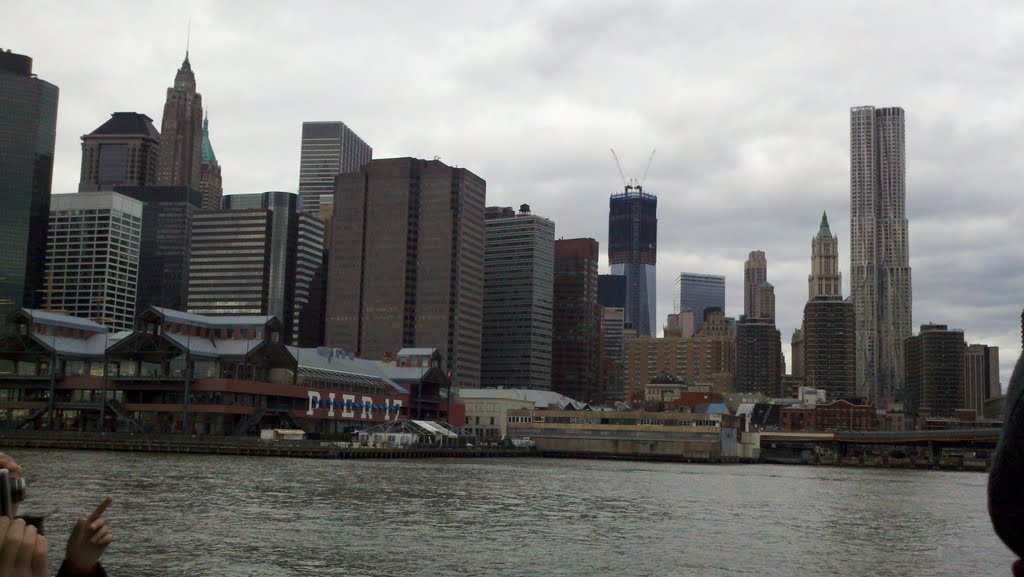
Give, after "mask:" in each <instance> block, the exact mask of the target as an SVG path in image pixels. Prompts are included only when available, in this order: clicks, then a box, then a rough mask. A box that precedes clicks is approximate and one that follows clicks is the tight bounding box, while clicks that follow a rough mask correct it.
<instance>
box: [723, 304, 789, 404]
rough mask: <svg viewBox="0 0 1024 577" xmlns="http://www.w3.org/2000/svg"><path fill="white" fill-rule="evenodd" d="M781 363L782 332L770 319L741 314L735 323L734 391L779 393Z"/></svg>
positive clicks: (771, 395) (768, 394)
mask: <svg viewBox="0 0 1024 577" xmlns="http://www.w3.org/2000/svg"><path fill="white" fill-rule="evenodd" d="M783 363H784V361H783V358H782V333H780V332H779V329H777V328H775V322H774V321H771V320H769V319H748V318H742V319H740V321H739V322H738V323H736V382H735V385H734V389H735V391H736V392H738V393H761V394H762V395H767V396H769V397H781V396H782V395H783V391H782V375H783V373H785V372H786V371H785V369H784V367H783Z"/></svg>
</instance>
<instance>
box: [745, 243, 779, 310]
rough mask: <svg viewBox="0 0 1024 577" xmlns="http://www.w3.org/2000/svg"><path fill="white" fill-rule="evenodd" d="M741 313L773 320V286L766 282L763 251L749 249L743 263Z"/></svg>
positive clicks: (765, 260)
mask: <svg viewBox="0 0 1024 577" xmlns="http://www.w3.org/2000/svg"><path fill="white" fill-rule="evenodd" d="M743 314H744V316H746V317H747V318H751V319H771V320H775V287H773V286H772V285H771V283H769V282H768V259H767V258H766V257H765V255H764V251H760V250H755V251H751V252H750V255H748V257H747V262H745V263H744V265H743Z"/></svg>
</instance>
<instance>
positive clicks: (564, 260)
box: [551, 238, 627, 403]
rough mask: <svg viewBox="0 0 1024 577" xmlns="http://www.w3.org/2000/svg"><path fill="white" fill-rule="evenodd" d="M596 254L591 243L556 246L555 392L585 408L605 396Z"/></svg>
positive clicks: (573, 241)
mask: <svg viewBox="0 0 1024 577" xmlns="http://www.w3.org/2000/svg"><path fill="white" fill-rule="evenodd" d="M598 250H599V249H598V243H597V241H596V240H594V239H592V238H572V239H559V240H556V241H555V284H554V289H555V290H554V296H555V299H554V310H553V326H552V333H551V389H552V390H554V391H557V392H559V393H562V394H563V395H565V396H567V397H572V398H574V399H579V400H580V401H583V402H585V403H590V402H595V401H596V402H600V401H601V395H602V391H601V390H600V386H599V384H600V382H601V380H600V367H601V334H600V331H601V309H600V305H598V304H597V267H598V254H599V253H598ZM623 314H624V315H625V314H627V313H625V311H623Z"/></svg>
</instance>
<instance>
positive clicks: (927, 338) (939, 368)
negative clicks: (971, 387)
mask: <svg viewBox="0 0 1024 577" xmlns="http://www.w3.org/2000/svg"><path fill="white" fill-rule="evenodd" d="M906 351H907V354H906V365H905V370H906V382H907V404H908V410H909V412H910V413H913V414H916V415H918V416H922V417H926V416H927V417H952V416H954V415H955V414H956V411H957V410H959V409H963V408H965V407H964V405H965V394H964V377H965V373H964V363H965V359H966V353H967V344H966V343H965V342H964V332H963V331H962V330H956V329H954V330H950V329H949V328H948V327H947V326H946V325H933V324H928V325H921V332H920V333H919V334H917V335H915V336H912V337H909V338H907V342H906Z"/></svg>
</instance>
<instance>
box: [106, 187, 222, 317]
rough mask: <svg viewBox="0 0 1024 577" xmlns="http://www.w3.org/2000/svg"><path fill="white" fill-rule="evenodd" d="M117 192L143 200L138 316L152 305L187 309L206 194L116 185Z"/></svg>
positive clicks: (191, 189) (136, 307) (177, 188)
mask: <svg viewBox="0 0 1024 577" xmlns="http://www.w3.org/2000/svg"><path fill="white" fill-rule="evenodd" d="M114 192H118V193H120V194H123V195H125V196H129V197H131V198H134V199H136V200H141V201H142V242H141V243H140V244H139V282H138V290H137V292H136V299H135V311H136V314H139V313H141V312H142V311H144V310H146V308H147V307H150V306H157V307H164V308H169V309H172V310H176V311H183V310H185V308H186V306H187V303H188V275H189V246H190V245H191V244H192V220H193V218H194V217H195V213H196V211H197V210H199V208H200V207H201V206H202V204H203V195H202V193H201V192H199V191H198V190H196V189H194V188H189V187H187V186H115V187H114Z"/></svg>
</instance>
